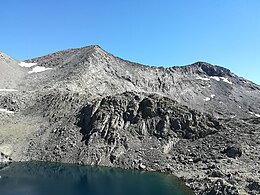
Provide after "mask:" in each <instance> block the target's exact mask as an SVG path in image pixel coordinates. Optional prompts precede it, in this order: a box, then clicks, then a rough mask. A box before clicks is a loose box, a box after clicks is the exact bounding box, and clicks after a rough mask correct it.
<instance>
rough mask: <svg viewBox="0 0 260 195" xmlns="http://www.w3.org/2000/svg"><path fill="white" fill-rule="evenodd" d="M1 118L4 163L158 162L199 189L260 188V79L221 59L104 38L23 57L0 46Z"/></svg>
mask: <svg viewBox="0 0 260 195" xmlns="http://www.w3.org/2000/svg"><path fill="white" fill-rule="evenodd" d="M0 117H1V120H0V152H1V156H0V161H1V162H8V161H21V160H37V161H38V160H43V161H55V162H56V161H57V162H65V163H78V164H85V165H103V166H111V167H121V168H127V169H130V168H131V169H142V170H150V171H161V172H168V173H171V174H174V175H177V176H178V177H180V178H181V179H182V180H184V181H185V182H186V184H187V185H188V186H189V187H190V188H191V189H193V190H194V191H195V192H196V193H197V194H217V193H220V194H239V193H240V194H241V193H242V194H243V193H245V192H248V193H256V194H257V193H260V192H259V191H260V190H259V186H260V183H259V182H260V181H259V178H260V176H259V174H260V173H259V163H258V162H259V151H260V148H259V131H260V130H259V129H260V118H259V117H260V87H259V86H258V85H257V84H254V83H253V82H251V81H248V80H246V79H244V78H241V77H238V76H237V75H235V74H234V73H232V72H231V71H230V70H228V69H226V68H223V67H220V66H215V65H211V64H208V63H205V62H197V63H194V64H192V65H188V66H173V67H170V68H163V67H155V66H145V65H141V64H137V63H133V62H130V61H126V60H123V59H121V58H118V57H115V56H113V55H112V54H109V53H107V52H106V51H104V50H103V49H102V48H100V47H99V46H89V47H83V48H79V49H69V50H64V51H60V52H56V53H52V54H49V55H45V56H42V57H38V58H34V59H30V60H26V61H18V60H15V59H12V58H11V57H10V56H8V55H6V54H4V53H2V52H1V53H0ZM252 173H254V174H252Z"/></svg>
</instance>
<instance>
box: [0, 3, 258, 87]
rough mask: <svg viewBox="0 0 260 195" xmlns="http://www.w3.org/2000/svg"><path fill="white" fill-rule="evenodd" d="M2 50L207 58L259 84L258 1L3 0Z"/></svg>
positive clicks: (176, 61)
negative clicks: (95, 47) (97, 49)
mask: <svg viewBox="0 0 260 195" xmlns="http://www.w3.org/2000/svg"><path fill="white" fill-rule="evenodd" d="M0 8H1V10H0V19H1V22H0V50H2V51H4V52H6V53H7V54H9V55H11V56H12V57H14V58H16V59H28V58H32V57H37V56H41V55H44V54H48V53H50V52H54V51H58V50H63V49H68V48H75V47H82V46H86V45H92V44H99V45H100V46H101V47H103V48H104V49H105V50H107V51H109V52H110V53H112V54H114V55H116V56H119V57H122V58H124V59H128V60H131V61H135V62H139V63H143V64H149V65H157V66H165V67H169V66H173V65H186V64H191V63H193V62H196V61H206V62H209V63H211V64H217V65H221V66H224V67H227V68H229V69H231V71H232V72H234V73H236V74H238V75H239V76H243V77H245V78H247V79H249V80H252V81H254V82H256V83H258V84H260V1H259V0H160V1H159V0H70V1H69V0H37V1H36V0H8V1H2V2H1V4H0Z"/></svg>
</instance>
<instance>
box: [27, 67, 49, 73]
mask: <svg viewBox="0 0 260 195" xmlns="http://www.w3.org/2000/svg"><path fill="white" fill-rule="evenodd" d="M51 69H52V68H45V67H43V66H36V67H34V68H33V69H32V70H31V71H29V72H28V73H29V74H31V73H38V72H43V71H46V70H51Z"/></svg>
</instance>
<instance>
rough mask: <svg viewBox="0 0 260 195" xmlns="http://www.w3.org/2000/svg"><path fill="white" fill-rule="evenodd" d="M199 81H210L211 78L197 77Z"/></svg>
mask: <svg viewBox="0 0 260 195" xmlns="http://www.w3.org/2000/svg"><path fill="white" fill-rule="evenodd" d="M196 79H198V80H203V81H209V80H210V79H209V78H203V77H200V76H197V78H196Z"/></svg>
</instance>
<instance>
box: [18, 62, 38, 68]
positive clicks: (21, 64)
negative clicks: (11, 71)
mask: <svg viewBox="0 0 260 195" xmlns="http://www.w3.org/2000/svg"><path fill="white" fill-rule="evenodd" d="M19 65H20V66H21V67H26V68H30V67H33V66H36V65H37V63H27V62H20V63H19Z"/></svg>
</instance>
